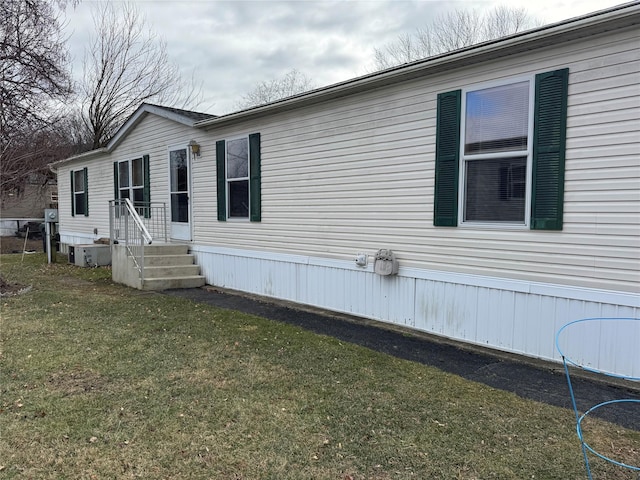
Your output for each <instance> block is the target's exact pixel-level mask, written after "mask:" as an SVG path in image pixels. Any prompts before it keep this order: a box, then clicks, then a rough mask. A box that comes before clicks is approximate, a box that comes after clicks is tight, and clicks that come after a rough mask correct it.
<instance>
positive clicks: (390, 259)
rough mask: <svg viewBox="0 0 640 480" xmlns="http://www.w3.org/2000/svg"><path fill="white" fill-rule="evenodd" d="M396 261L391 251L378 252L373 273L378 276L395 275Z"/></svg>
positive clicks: (396, 269) (396, 271) (396, 270)
mask: <svg viewBox="0 0 640 480" xmlns="http://www.w3.org/2000/svg"><path fill="white" fill-rule="evenodd" d="M398 266H399V265H398V261H397V260H396V256H395V255H394V254H393V252H392V251H391V250H386V249H382V250H378V253H376V259H375V263H374V264H373V271H374V272H375V273H377V274H378V275H395V274H397V273H398Z"/></svg>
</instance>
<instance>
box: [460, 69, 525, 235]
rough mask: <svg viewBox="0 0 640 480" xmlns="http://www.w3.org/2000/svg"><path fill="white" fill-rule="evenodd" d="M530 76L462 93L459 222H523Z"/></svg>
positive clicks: (522, 223)
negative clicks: (460, 208) (461, 210)
mask: <svg viewBox="0 0 640 480" xmlns="http://www.w3.org/2000/svg"><path fill="white" fill-rule="evenodd" d="M529 83H530V82H528V81H524V82H517V83H512V84H507V85H500V86H497V87H491V88H484V89H481V90H470V91H467V92H466V93H465V95H464V97H463V106H462V108H463V110H464V117H463V125H464V127H463V128H464V144H463V149H462V161H463V168H462V177H463V179H462V182H463V184H462V188H461V192H462V205H463V219H462V221H463V222H504V223H511V224H520V225H524V224H526V222H527V220H526V218H525V204H526V186H527V175H526V172H527V165H528V163H529V159H530V155H529V148H528V147H529V145H530V142H529V125H530V123H531V122H530V117H531V113H532V112H531V111H530V108H529V94H530V85H529Z"/></svg>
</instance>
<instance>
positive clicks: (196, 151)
mask: <svg viewBox="0 0 640 480" xmlns="http://www.w3.org/2000/svg"><path fill="white" fill-rule="evenodd" d="M189 147H190V148H191V153H192V154H193V155H194V156H196V157H199V156H200V145H199V144H198V142H196V141H195V140H191V141H190V142H189Z"/></svg>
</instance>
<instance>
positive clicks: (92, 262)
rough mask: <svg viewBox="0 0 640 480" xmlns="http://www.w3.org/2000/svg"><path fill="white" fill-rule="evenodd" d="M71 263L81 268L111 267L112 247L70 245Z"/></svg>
mask: <svg viewBox="0 0 640 480" xmlns="http://www.w3.org/2000/svg"><path fill="white" fill-rule="evenodd" d="M69 263H73V264H74V265H78V266H79V267H98V266H104V265H111V246H110V245H95V244H90V245H69Z"/></svg>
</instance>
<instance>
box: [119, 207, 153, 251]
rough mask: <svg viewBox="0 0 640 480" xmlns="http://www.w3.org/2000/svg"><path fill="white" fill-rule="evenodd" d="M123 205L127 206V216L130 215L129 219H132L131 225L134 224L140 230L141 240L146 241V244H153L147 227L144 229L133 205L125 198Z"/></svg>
mask: <svg viewBox="0 0 640 480" xmlns="http://www.w3.org/2000/svg"><path fill="white" fill-rule="evenodd" d="M124 204H125V205H126V206H127V210H128V211H129V215H131V218H133V223H135V224H136V226H137V227H138V229H139V230H140V234H141V235H142V240H146V241H147V244H148V245H151V242H153V238H151V234H150V233H149V230H147V227H145V225H144V223H143V222H142V219H141V218H140V215H138V212H137V211H136V208H135V207H134V206H133V203H132V202H131V200H129V199H128V198H125V199H124Z"/></svg>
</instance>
